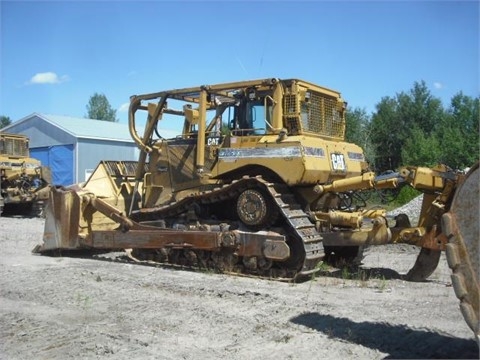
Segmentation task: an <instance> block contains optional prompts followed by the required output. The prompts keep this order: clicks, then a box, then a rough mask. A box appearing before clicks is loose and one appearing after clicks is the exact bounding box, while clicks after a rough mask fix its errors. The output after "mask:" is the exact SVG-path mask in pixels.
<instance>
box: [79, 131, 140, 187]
mask: <svg viewBox="0 0 480 360" xmlns="http://www.w3.org/2000/svg"><path fill="white" fill-rule="evenodd" d="M138 155H139V149H138V148H137V146H136V145H135V144H134V143H132V142H124V141H108V140H99V139H83V138H80V139H78V144H77V149H76V157H77V169H76V181H75V182H83V181H85V180H86V176H85V174H86V173H88V172H89V171H92V170H94V169H95V168H96V167H97V165H98V163H99V162H100V160H138Z"/></svg>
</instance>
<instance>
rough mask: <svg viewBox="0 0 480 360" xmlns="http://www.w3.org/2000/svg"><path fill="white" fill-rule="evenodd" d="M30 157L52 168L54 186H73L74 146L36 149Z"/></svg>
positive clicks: (31, 151) (31, 150) (31, 152)
mask: <svg viewBox="0 0 480 360" xmlns="http://www.w3.org/2000/svg"><path fill="white" fill-rule="evenodd" d="M30 155H31V156H32V157H33V158H35V159H38V160H40V161H41V162H42V165H44V166H48V167H50V170H51V172H52V182H53V185H64V186H66V185H71V184H73V178H74V177H73V145H55V146H48V147H40V148H34V149H30Z"/></svg>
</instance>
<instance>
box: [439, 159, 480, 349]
mask: <svg viewBox="0 0 480 360" xmlns="http://www.w3.org/2000/svg"><path fill="white" fill-rule="evenodd" d="M479 187H480V170H479V163H477V164H475V166H473V167H472V168H471V169H470V171H469V172H468V173H467V175H466V177H465V179H464V181H463V183H461V184H459V185H458V187H457V190H456V192H455V196H454V198H453V201H452V205H451V207H450V211H449V212H447V213H446V214H444V215H443V217H442V228H443V232H444V233H445V235H446V236H447V237H448V244H447V249H446V252H447V261H448V265H449V267H450V268H451V269H452V285H453V288H454V290H455V294H456V295H457V297H458V298H459V299H460V309H461V311H462V314H463V317H464V318H465V321H466V322H467V324H468V326H469V327H470V328H471V329H472V330H473V332H474V334H475V335H476V337H477V341H478V343H479V346H480V324H479V322H480V316H479V306H480V285H479V279H480V265H479V262H480V250H479V246H480V241H479V239H480V232H479V220H480V219H479V215H480V211H479V201H480V196H479V192H480V191H479V190H480V188H479Z"/></svg>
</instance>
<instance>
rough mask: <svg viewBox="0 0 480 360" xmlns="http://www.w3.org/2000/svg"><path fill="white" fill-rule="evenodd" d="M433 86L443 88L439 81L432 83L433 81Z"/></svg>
mask: <svg viewBox="0 0 480 360" xmlns="http://www.w3.org/2000/svg"><path fill="white" fill-rule="evenodd" d="M433 87H434V88H435V89H443V88H444V86H443V84H442V83H440V82H434V83H433Z"/></svg>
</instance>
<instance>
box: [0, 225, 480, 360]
mask: <svg viewBox="0 0 480 360" xmlns="http://www.w3.org/2000/svg"><path fill="white" fill-rule="evenodd" d="M43 224H44V220H43V219H38V218H32V219H28V218H23V219H22V218H6V217H2V218H0V242H1V244H2V256H1V260H0V278H1V280H0V281H1V287H0V302H1V307H0V334H1V338H2V342H1V345H0V358H1V359H27V358H32V357H33V358H35V359H62V360H63V359H80V358H81V359H98V358H102V359H103V358H111V359H121V360H122V359H217V358H218V359H219V358H228V359H242V360H244V359H250V358H265V359H322V358H323V359H357V358H361V359H384V358H478V357H479V353H478V347H477V344H476V342H475V341H474V340H473V334H472V332H471V330H470V329H469V328H468V327H467V325H466V323H465V322H464V320H463V318H462V315H461V313H460V310H459V306H458V300H457V299H456V297H455V295H454V291H453V289H452V287H451V282H450V272H449V269H448V267H447V264H446V260H445V257H444V256H443V255H442V258H441V260H440V265H439V267H438V268H437V270H436V271H435V273H434V274H433V275H432V276H431V277H430V279H429V281H427V282H423V283H412V282H406V281H404V280H403V279H402V277H401V275H402V274H405V273H406V272H407V271H408V269H409V268H410V267H411V266H412V265H413V263H414V261H415V257H416V254H417V253H418V249H415V248H414V247H411V246H405V245H400V246H379V247H372V248H370V249H368V251H367V252H366V257H365V260H364V265H363V266H362V268H361V272H360V273H359V274H358V275H353V274H345V272H342V271H341V270H338V271H332V272H330V273H329V274H328V275H326V276H321V277H320V276H318V277H316V278H315V279H314V280H312V281H308V282H304V283H300V284H290V283H282V282H276V281H267V280H258V279H253V278H244V277H235V276H226V275H221V274H213V273H205V272H191V271H178V270H172V269H165V268H161V267H151V266H143V265H133V264H129V263H120V262H111V261H110V262H109V261H101V260H97V259H87V258H67V257H46V256H39V255H33V254H31V250H32V248H33V247H34V246H35V245H37V244H39V243H41V242H42V233H43Z"/></svg>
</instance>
